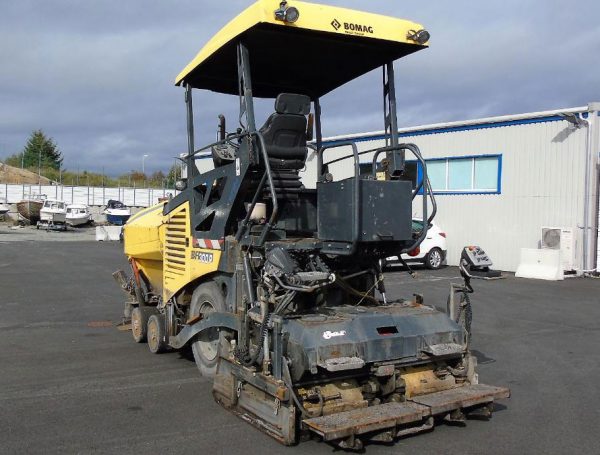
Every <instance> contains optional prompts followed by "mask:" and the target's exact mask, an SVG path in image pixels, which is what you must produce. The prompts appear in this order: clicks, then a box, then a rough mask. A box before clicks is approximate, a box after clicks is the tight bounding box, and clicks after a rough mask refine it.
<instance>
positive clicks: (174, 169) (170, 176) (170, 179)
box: [167, 163, 181, 188]
mask: <svg viewBox="0 0 600 455" xmlns="http://www.w3.org/2000/svg"><path fill="white" fill-rule="evenodd" d="M180 177H181V163H175V164H174V165H173V166H171V168H170V169H169V172H168V173H167V186H168V187H169V188H172V187H174V186H175V182H176V181H177V179H179V178H180Z"/></svg>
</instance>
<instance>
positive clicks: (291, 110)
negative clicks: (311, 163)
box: [260, 93, 310, 169]
mask: <svg viewBox="0 0 600 455" xmlns="http://www.w3.org/2000/svg"><path fill="white" fill-rule="evenodd" d="M309 112H310V98H309V97H308V96H306V95H297V94H293V93H281V94H279V96H277V98H276V100H275V113H274V114H271V116H270V117H269V118H268V119H267V121H266V122H265V124H264V125H263V127H262V128H261V129H260V132H261V133H262V135H263V137H264V139H265V145H266V146H267V155H269V158H271V159H272V160H270V161H274V162H275V163H276V164H277V167H283V168H285V167H288V165H289V167H288V168H291V169H296V168H298V167H303V166H304V162H305V161H306V155H307V149H306V124H307V119H306V116H307V115H308V113H309Z"/></svg>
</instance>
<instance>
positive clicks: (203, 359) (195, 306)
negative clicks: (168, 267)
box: [189, 281, 229, 378]
mask: <svg viewBox="0 0 600 455" xmlns="http://www.w3.org/2000/svg"><path fill="white" fill-rule="evenodd" d="M208 306H210V307H212V309H211V310H209V311H203V309H204V310H206V309H207V307H208ZM212 311H216V312H225V311H227V307H226V304H225V297H224V296H223V293H222V292H221V290H220V289H219V286H218V285H217V283H215V282H214V281H208V282H206V283H202V284H201V285H199V286H198V287H197V288H196V289H195V290H194V293H193V294H192V301H191V303H190V311H189V318H192V317H194V316H197V315H198V314H200V313H204V314H206V313H210V312H212ZM227 333H228V332H227V331H224V330H221V331H217V329H209V330H208V331H206V332H204V334H202V335H200V336H199V339H197V340H196V341H194V342H193V343H192V353H193V354H194V360H195V361H196V366H197V367H198V370H199V371H200V374H201V375H202V376H205V377H207V378H212V377H214V376H215V373H216V371H217V364H218V362H219V353H220V352H223V351H221V350H222V349H227V348H228V346H227V345H228V344H229V343H228V341H227V338H226V334H227ZM200 338H202V339H200Z"/></svg>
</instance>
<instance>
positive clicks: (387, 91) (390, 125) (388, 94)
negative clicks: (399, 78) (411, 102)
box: [383, 62, 405, 177]
mask: <svg viewBox="0 0 600 455" xmlns="http://www.w3.org/2000/svg"><path fill="white" fill-rule="evenodd" d="M383 114H384V120H385V145H386V147H387V146H390V145H391V146H392V147H393V148H397V147H398V143H399V141H398V117H397V115H396V85H395V81H394V62H388V63H386V64H385V65H384V66H383ZM404 158H405V157H404V150H390V151H388V152H386V159H387V163H388V164H387V174H388V177H399V176H400V175H401V174H402V173H403V172H404Z"/></svg>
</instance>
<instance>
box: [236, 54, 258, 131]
mask: <svg viewBox="0 0 600 455" xmlns="http://www.w3.org/2000/svg"><path fill="white" fill-rule="evenodd" d="M237 61H238V82H239V93H240V125H241V126H242V128H244V129H246V130H247V131H248V132H249V133H254V132H256V122H255V120H254V99H253V94H252V78H251V76H250V56H249V54H248V48H247V47H246V46H244V43H241V42H240V43H239V44H238V52H237ZM244 114H245V115H246V125H244V124H243V123H242V117H243V116H244Z"/></svg>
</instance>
